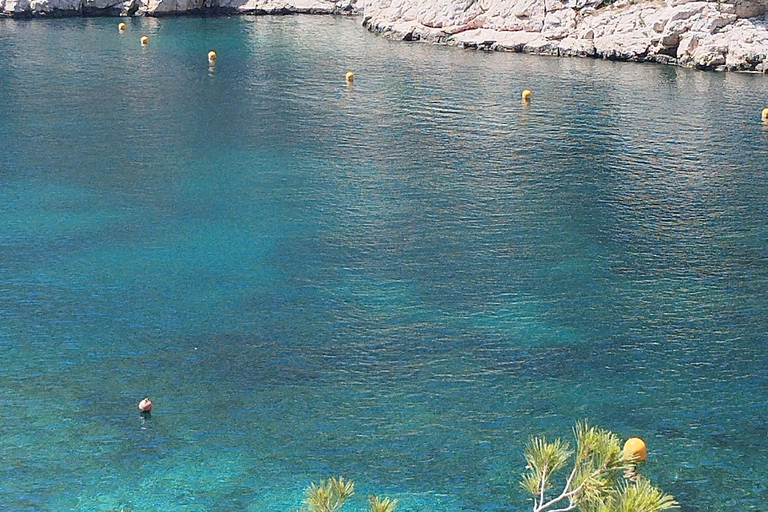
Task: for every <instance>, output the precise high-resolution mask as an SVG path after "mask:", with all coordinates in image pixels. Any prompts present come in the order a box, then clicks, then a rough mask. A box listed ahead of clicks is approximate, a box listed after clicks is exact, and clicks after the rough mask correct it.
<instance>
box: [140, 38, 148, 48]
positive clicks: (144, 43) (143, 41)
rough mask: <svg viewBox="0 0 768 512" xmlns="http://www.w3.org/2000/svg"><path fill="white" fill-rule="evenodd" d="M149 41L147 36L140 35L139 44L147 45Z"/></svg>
mask: <svg viewBox="0 0 768 512" xmlns="http://www.w3.org/2000/svg"><path fill="white" fill-rule="evenodd" d="M147 43H149V36H141V46H147Z"/></svg>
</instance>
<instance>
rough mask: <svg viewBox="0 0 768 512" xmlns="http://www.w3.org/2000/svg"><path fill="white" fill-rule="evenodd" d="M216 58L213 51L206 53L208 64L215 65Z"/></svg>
mask: <svg viewBox="0 0 768 512" xmlns="http://www.w3.org/2000/svg"><path fill="white" fill-rule="evenodd" d="M216 57H217V55H216V52H215V51H213V50H211V51H209V52H208V62H209V63H210V64H215V63H216Z"/></svg>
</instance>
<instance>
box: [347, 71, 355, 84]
mask: <svg viewBox="0 0 768 512" xmlns="http://www.w3.org/2000/svg"><path fill="white" fill-rule="evenodd" d="M345 80H346V81H347V83H348V84H351V83H352V82H354V81H355V74H354V73H353V72H352V71H347V74H346V77H345Z"/></svg>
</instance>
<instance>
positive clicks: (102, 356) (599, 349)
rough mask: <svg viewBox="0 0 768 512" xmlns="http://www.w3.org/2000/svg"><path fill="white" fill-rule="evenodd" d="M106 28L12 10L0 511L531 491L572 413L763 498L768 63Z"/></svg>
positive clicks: (212, 24)
mask: <svg viewBox="0 0 768 512" xmlns="http://www.w3.org/2000/svg"><path fill="white" fill-rule="evenodd" d="M117 21H118V20H115V19H64V20H30V21H14V20H8V19H4V20H0V411H2V412H1V413H0V415H1V416H0V418H1V421H0V510H2V511H11V512H16V511H19V512H25V511H65V510H78V511H107V510H109V509H111V508H114V509H119V508H121V507H123V508H127V509H130V510H133V511H134V512H145V511H146V512H150V511H151V512H164V511H241V510H249V511H266V512H273V511H274V512H287V511H289V510H292V509H295V508H297V507H299V506H300V505H301V500H302V496H303V491H304V489H305V488H306V486H307V485H308V484H309V482H311V481H318V480H319V479H321V478H326V477H328V476H331V475H339V474H342V475H344V476H345V477H347V478H351V479H353V480H355V482H356V483H357V490H358V492H357V496H356V498H355V500H354V501H353V503H351V504H350V506H349V509H350V510H363V509H364V507H365V500H366V496H367V495H368V494H370V493H378V494H385V495H389V496H391V497H393V498H397V499H398V500H399V508H398V510H400V511H402V512H406V511H411V512H422V511H423V512H426V511H429V512H441V511H446V512H448V511H451V512H453V511H457V510H461V511H494V512H496V511H510V510H512V511H522V510H527V509H528V508H529V506H528V500H527V499H526V497H525V496H524V495H523V493H522V492H521V491H520V489H519V487H518V485H517V481H518V479H519V474H520V473H521V472H522V471H523V469H524V467H523V466H524V462H523V459H522V453H521V452H522V448H523V445H524V443H525V441H526V440H527V438H528V437H529V436H530V435H535V434H546V435H547V436H548V437H554V436H564V437H568V436H569V435H570V428H571V427H572V425H573V424H574V422H575V421H577V420H579V419H584V418H587V419H589V420H590V421H591V422H592V423H596V424H599V425H601V426H603V427H605V428H609V429H611V430H613V431H615V432H616V433H618V434H619V435H621V436H622V437H625V438H626V437H628V436H631V435H639V436H641V437H643V438H645V439H646V441H647V443H648V445H649V460H648V462H647V463H646V464H645V468H644V471H645V472H646V474H648V475H649V476H650V477H651V478H652V480H653V481H654V482H655V483H656V484H658V485H659V486H660V487H662V488H663V489H664V490H666V491H668V492H670V493H672V494H674V495H675V496H676V497H677V499H678V500H679V501H680V502H681V504H682V510H683V511H726V510H728V511H731V510H762V508H763V505H764V496H765V495H766V493H767V492H768V489H766V486H767V485H768V484H766V481H765V478H764V477H765V475H766V474H768V452H767V451H766V450H765V449H764V445H765V442H764V440H765V437H766V434H768V419H767V418H768V346H766V343H767V342H768V294H766V290H767V289H768V185H766V182H767V181H768V149H767V148H768V128H766V127H765V126H764V125H763V124H762V123H761V121H760V111H761V110H762V108H764V107H765V106H766V105H768V80H767V79H766V78H765V77H763V76H758V75H739V74H714V73H702V72H696V71H691V70H686V69H678V68H673V67H663V66H658V65H641V64H624V63H612V62H601V61H593V60H580V59H555V58H547V57H535V56H527V55H516V54H501V53H481V52H475V51H463V50H459V49H455V48H444V47H435V46H428V45H422V44H410V43H403V42H393V41H388V40H386V39H383V38H380V37H377V36H375V35H372V34H369V33H367V32H366V31H365V30H364V29H363V28H361V26H360V19H350V18H340V19H339V18H332V17H302V16H289V17H258V18H255V17H233V18H204V19H195V18H173V19H159V20H157V19H128V20H125V21H126V22H127V23H128V30H127V31H126V33H125V34H122V35H121V34H118V31H117ZM141 34H149V36H150V42H149V45H148V46H147V47H146V48H142V47H141V46H140V44H139V37H140V35H141ZM210 49H215V50H216V51H217V52H218V55H219V60H218V64H217V65H216V67H215V69H213V70H209V69H208V63H207V61H206V54H207V52H208V50H210ZM348 69H353V70H355V72H356V81H355V83H354V85H353V86H351V87H347V86H346V85H345V84H344V78H343V77H344V74H345V72H346V71H347V70H348ZM524 88H531V89H532V90H533V101H532V102H531V104H530V105H529V106H527V107H524V106H523V105H521V103H520V99H519V98H520V91H521V90H522V89H524ZM144 396H149V397H151V398H152V399H153V401H154V403H155V410H154V412H153V414H152V416H151V418H150V419H148V420H147V419H143V418H141V416H140V415H139V413H138V410H137V408H136V404H137V403H138V401H139V400H140V399H142V398H143V397H144Z"/></svg>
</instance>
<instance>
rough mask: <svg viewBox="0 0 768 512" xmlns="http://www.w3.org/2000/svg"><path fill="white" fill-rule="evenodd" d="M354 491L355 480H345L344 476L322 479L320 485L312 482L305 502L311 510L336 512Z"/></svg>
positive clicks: (311, 511)
mask: <svg viewBox="0 0 768 512" xmlns="http://www.w3.org/2000/svg"><path fill="white" fill-rule="evenodd" d="M354 493H355V483H354V482H352V481H346V482H345V481H344V477H343V476H340V477H339V478H336V477H331V478H329V479H328V480H320V485H317V484H315V483H314V482H313V483H312V484H310V486H309V487H308V488H307V497H306V499H305V500H304V502H305V503H306V504H307V508H308V509H309V510H310V512H336V511H337V510H338V509H339V508H341V506H342V505H343V504H344V502H345V501H347V499H348V498H349V497H350V496H352V495H353V494H354Z"/></svg>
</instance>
